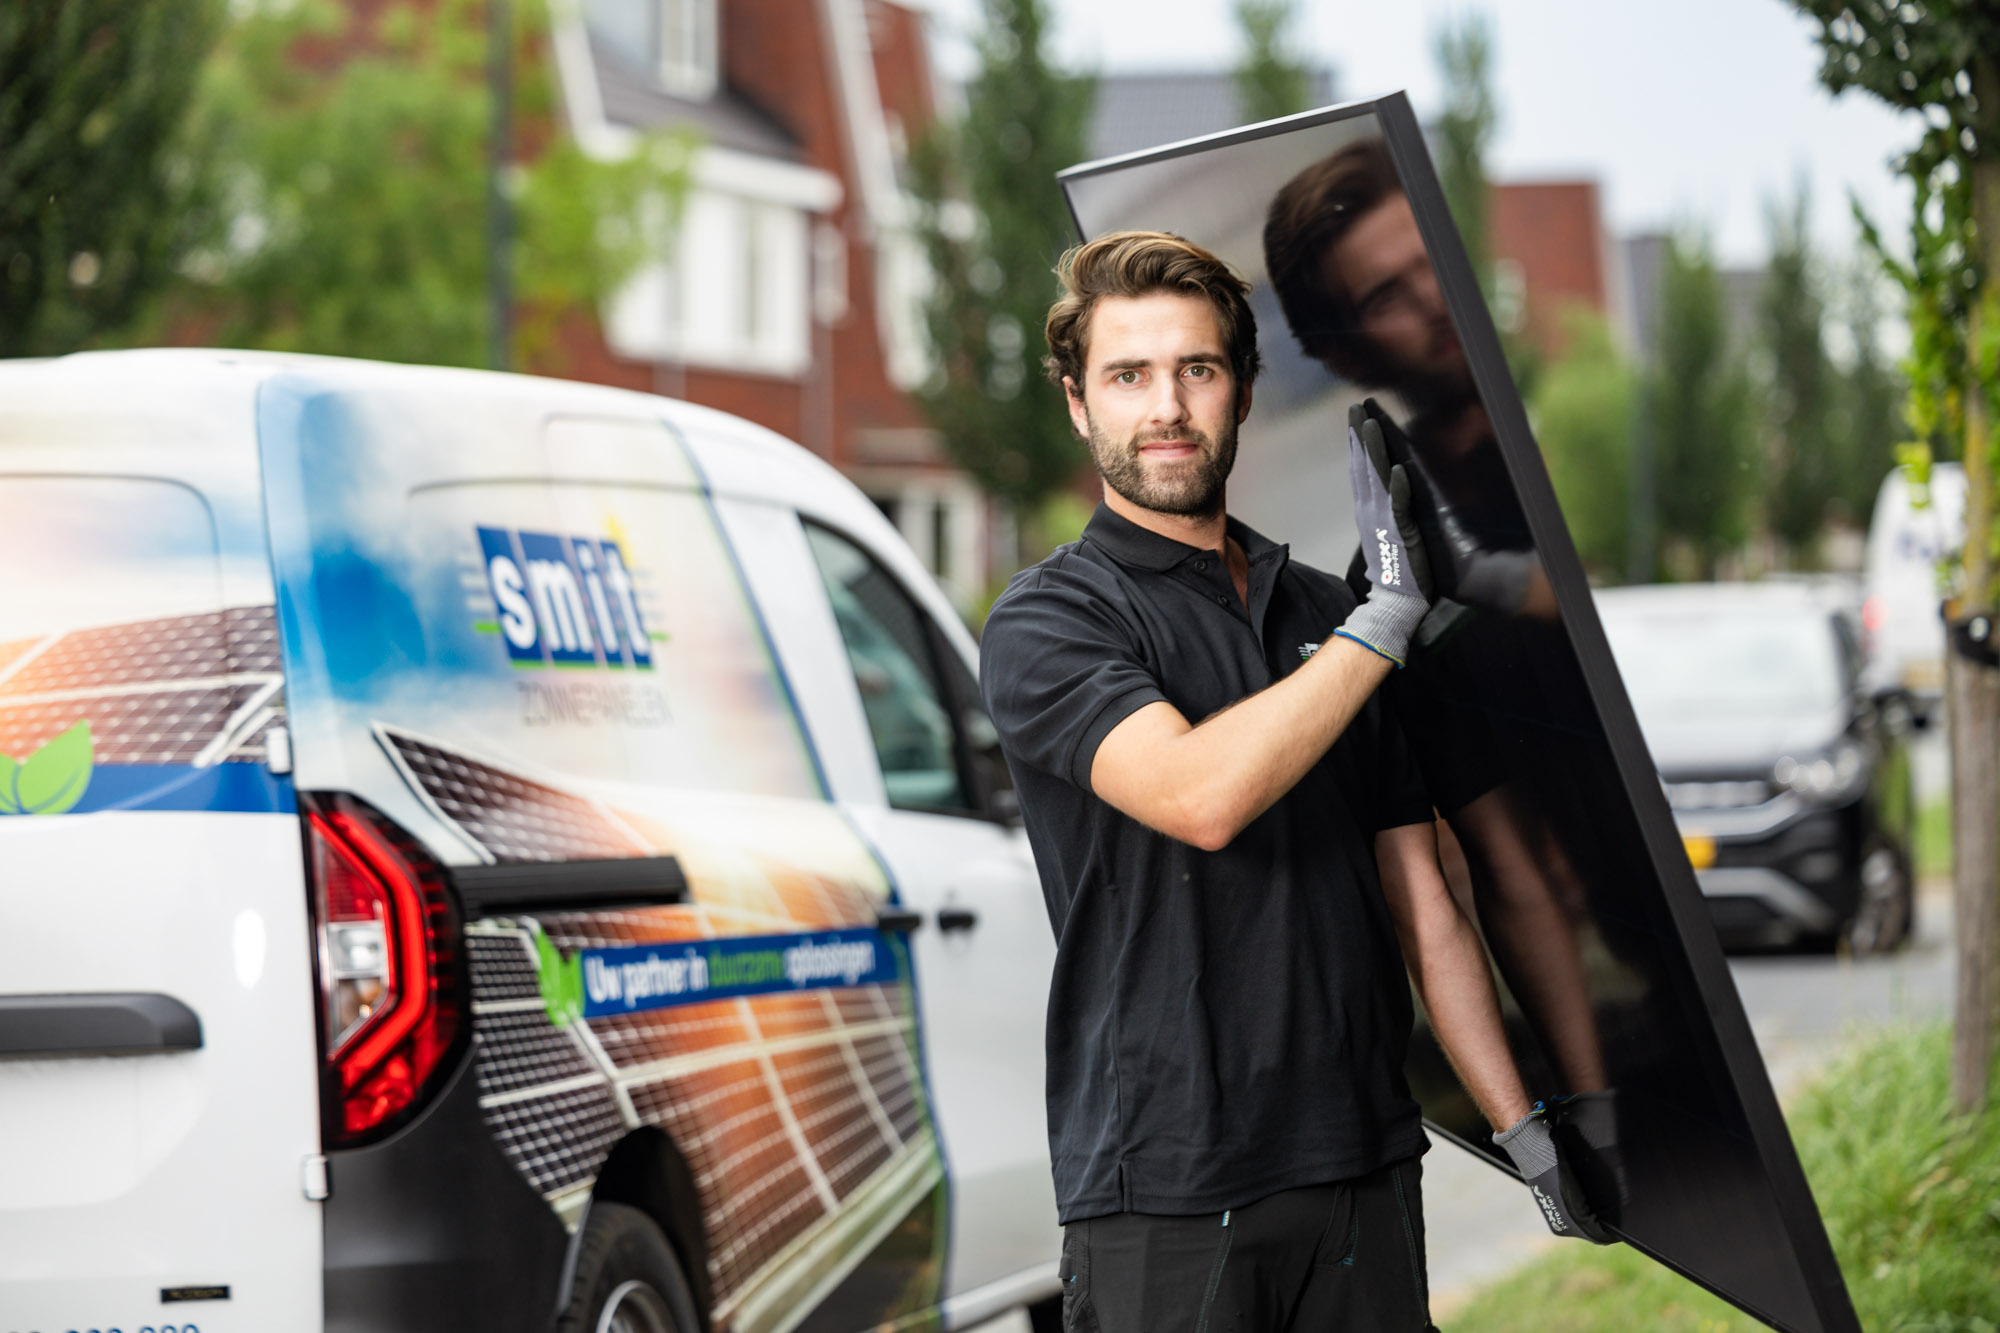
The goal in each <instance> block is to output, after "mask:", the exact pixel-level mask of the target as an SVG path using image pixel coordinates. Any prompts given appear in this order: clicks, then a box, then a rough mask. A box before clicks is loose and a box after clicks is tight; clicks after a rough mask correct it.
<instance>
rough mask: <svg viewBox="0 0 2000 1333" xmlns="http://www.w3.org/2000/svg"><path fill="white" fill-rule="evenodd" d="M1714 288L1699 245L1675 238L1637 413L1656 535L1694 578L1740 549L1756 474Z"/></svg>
mask: <svg viewBox="0 0 2000 1333" xmlns="http://www.w3.org/2000/svg"><path fill="white" fill-rule="evenodd" d="M1722 302H1723V295H1722V282H1721V280H1720V278H1719V277H1718V276H1717V274H1716V271H1715V261H1714V258H1713V257H1712V256H1711V255H1710V253H1709V249H1708V243H1707V241H1706V240H1705V239H1704V238H1702V237H1699V236H1694V235H1680V236H1676V237H1674V238H1673V240H1672V241H1671V242H1669V244H1668V246H1667V255H1666V263H1665V265H1664V267H1663V269H1662V271H1661V275H1660V314H1659V328H1658V330H1657V331H1656V335H1655V338H1654V346H1655V348H1656V349H1657V351H1656V354H1655V363H1654V366H1653V370H1652V373H1651V374H1650V375H1649V376H1648V378H1647V382H1646V386H1645V411H1646V415H1647V419H1648V422H1649V429H1650V431H1651V435H1652V439H1653V441H1654V460H1655V462H1654V466H1655V469H1656V473H1655V475H1657V476H1658V477H1659V478H1660V479H1661V483H1662V484H1661V485H1660V486H1659V487H1658V488H1657V490H1658V499H1657V501H1656V504H1657V513H1658V525H1659V533H1660V537H1661V539H1662V543H1663V545H1666V546H1668V547H1670V548H1671V547H1673V546H1678V547H1679V549H1680V550H1681V551H1683V552H1685V554H1686V555H1687V557H1688V563H1689V564H1690V565H1691V572H1692V573H1693V575H1694V576H1695V577H1696V578H1700V579H1712V578H1714V577H1715V571H1716V563H1717V561H1718V560H1719V559H1720V558H1721V557H1722V556H1723V555H1724V554H1725V553H1726V552H1729V551H1732V550H1734V549H1735V548H1736V547H1738V546H1740V545H1741V544H1742V542H1743V539H1744V536H1745V534H1746V530H1747V527H1748V523H1747V518H1748V509H1749V501H1750V498H1751V496H1752V494H1753V493H1754V490H1755V485H1756V480H1757V474H1756V469H1755V466H1754V464H1755V449H1754V441H1753V436H1752V430H1751V427H1752V424H1753V423H1752V420H1751V402H1750V385H1749V380H1748V378H1747V376H1746V375H1745V374H1744V371H1743V369H1742V359H1741V357H1740V356H1739V355H1738V349H1736V348H1734V347H1732V346H1730V338H1729V329H1728V324H1727V320H1726V317H1725V312H1724V310H1723V304H1722Z"/></svg>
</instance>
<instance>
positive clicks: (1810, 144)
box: [921, 0, 1921, 266]
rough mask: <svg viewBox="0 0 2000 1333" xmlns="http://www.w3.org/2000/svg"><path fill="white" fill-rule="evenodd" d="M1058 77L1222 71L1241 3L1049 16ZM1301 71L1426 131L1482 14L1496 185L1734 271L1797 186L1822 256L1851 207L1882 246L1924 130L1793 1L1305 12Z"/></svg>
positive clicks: (1846, 241) (975, 1)
mask: <svg viewBox="0 0 2000 1333" xmlns="http://www.w3.org/2000/svg"><path fill="white" fill-rule="evenodd" d="M1049 2H1050V3H1051V5H1052V7H1053V9H1054V12H1055V15H1056V28H1055V33H1054V47H1055V54H1056V56H1057V58H1058V59H1059V60H1060V61H1061V62H1062V63H1063V64H1065V65H1068V66H1070V67H1072V68H1078V69H1096V70H1101V71H1104V72H1107V73H1109V72H1118V71H1139V70H1150V71H1161V70H1174V69H1222V68H1227V67H1228V66H1229V65H1230V64H1231V63H1232V62H1233V61H1234V60H1235V58H1236V56H1237V54H1238V53H1239V51H1240V49H1241V47H1240V40H1239V38H1238V35H1237V27H1236V21H1235V18H1234V15H1233V9H1232V5H1231V2H1230V0H1049ZM921 3H922V4H923V5H924V7H925V8H927V9H928V10H929V11H930V13H931V15H932V30H933V43H934V46H935V51H936V57H937V60H938V65H939V68H940V71H941V72H942V73H943V74H944V75H946V76H947V77H951V78H955V79H956V78H963V77H964V76H965V75H966V74H967V73H969V72H970V70H971V69H972V66H973V56H972V51H971V46H970V41H969V35H970V34H971V33H972V32H973V31H975V30H976V28H977V25H978V23H979V14H980V0H921ZM1299 8H1300V12H1301V21H1300V22H1299V23H1298V24H1297V25H1296V27H1295V29H1294V34H1295V37H1296V38H1297V39H1298V46H1299V54H1300V55H1302V56H1304V57H1305V58H1307V59H1308V60H1311V61H1313V62H1316V63H1320V64H1330V65H1332V67H1333V69H1334V78H1335V88H1336V92H1337V94H1338V95H1339V96H1340V97H1341V98H1342V99H1343V100H1352V99H1356V98H1363V97H1371V96H1376V95H1379V94H1382V93H1387V92H1392V91H1395V90H1397V89H1402V90H1404V91H1407V92H1408V93H1409V95H1410V100H1411V102H1412V103H1413V104H1414V106H1415V107H1416V111H1417V114H1418V116H1419V117H1420V118H1422V119H1425V120H1428V119H1430V117H1431V116H1432V115H1433V114H1435V112H1436V111H1437V110H1438V108H1439V106H1440V105H1441V102H1442V95H1443V90H1442V82H1441V79H1440V76H1439V73H1438V68H1437V60H1436V56H1435V40H1434V38H1435V34H1436V33H1437V31H1438V30H1439V28H1440V27H1441V26H1443V25H1444V24H1445V23H1447V22H1449V21H1451V20H1453V19H1455V18H1459V17H1462V16H1463V15H1465V14H1466V13H1468V12H1470V11H1473V10H1475V9H1476V10H1478V11H1480V12H1483V13H1484V14H1485V16H1486V18H1487V21H1488V26H1489V30H1490V31H1491V33H1492V36H1493V42H1494V68H1493V92H1494V95H1495V100H1496V102H1497V103H1498V106H1499V111H1500V125H1499V127H1498V130H1497V133H1496V135H1495V139H1494V143H1493V147H1492V150H1491V153H1490V156H1489V162H1488V170H1489V172H1490V173H1491V174H1492V176H1493V177H1494V178H1495V179H1497V180H1504V181H1531V180H1558V179H1564V180H1567V179H1577V178H1583V177H1594V178H1596V179H1597V181H1598V182H1599V184H1600V186H1601V188H1602V191H1603V193H1602V199H1603V206H1604V209H1605V214H1606V225H1607V226H1608V227H1609V228H1610V229H1611V230H1612V232H1613V233H1614V234H1616V235H1620V236H1623V235H1630V234H1632V233H1635V232H1641V231H1660V230H1666V229H1669V228H1673V227H1679V226H1689V225H1692V226H1694V227H1697V228H1700V229H1703V230H1705V231H1706V232H1707V233H1708V235H1709V237H1710V239H1711V241H1712V242H1713V244H1714V246H1715V250H1716V253H1717V255H1718V257H1719V258H1720V260H1721V261H1722V262H1723V263H1724V264H1725V265H1730V266H1749V265H1755V264H1759V263H1761V262H1762V261H1763V259H1764V258H1765V256H1766V255H1767V254H1768V252H1769V248H1770V242H1769V235H1770V228H1769V224H1768V221H1767V213H1768V208H1769V206H1770V205H1771V204H1772V203H1773V202H1779V203H1784V202H1787V201H1789V200H1790V198H1791V197H1792V195H1793V193H1794V191H1795V190H1796V189H1797V186H1798V183H1799V182H1800V181H1801V180H1803V181H1805V182H1806V184H1807V185H1808V187H1809V189H1810V192H1811V195H1810V198H1811V211H1810V217H1811V225H1812V233H1813V239H1814V241H1815V244H1816V245H1817V246H1818V247H1819V248H1820V249H1821V250H1822V252H1823V253H1825V254H1826V255H1828V257H1829V258H1833V259H1838V260H1842V261H1845V260H1847V259H1848V257H1849V256H1851V255H1852V253H1853V252H1854V249H1855V247H1856V245H1857V232H1856V229H1855V225H1854V221H1853V217H1852V214H1851V211H1850V208H1849V203H1848V200H1849V196H1850V195H1855V196H1858V197H1859V198H1860V199H1861V201H1862V203H1863V206H1864V207H1865V208H1866V209H1867V210H1868V211H1869V213H1870V215H1871V216H1873V217H1874V218H1875V219H1876V221H1877V223H1878V225H1881V226H1882V227H1883V230H1884V232H1885V234H1887V235H1890V236H1895V235H1899V234H1901V233H1903V232H1904V231H1905V230H1906V225H1907V224H1906V218H1907V212H1908V209H1909V191H1908V189H1907V188H1906V187H1904V186H1903V185H1902V184H1901V183H1900V182H1899V181H1897V179H1896V178H1895V176H1894V175H1893V174H1892V172H1891V170H1890V167H1889V161H1890V159H1891V158H1892V157H1893V156H1894V155H1895V154H1896V153H1898V152H1900V151H1902V150H1904V149H1905V148H1907V147H1909V146H1911V145H1912V144H1914V143H1915V142H1916V140H1917V137H1918V135H1919V133H1920V132H1921V122H1920V121H1919V120H1918V119H1917V118H1916V117H1914V116H1911V115H1907V114H1900V113H1897V112H1894V111H1892V110H1890V109H1889V108H1888V107H1887V106H1886V105H1884V104H1883V103H1881V102H1880V101H1877V100H1876V99H1875V98H1873V97H1871V96H1869V95H1868V94H1865V93H1859V92H1850V93H1848V94H1846V95H1845V96H1843V97H1840V98H1838V99H1836V98H1834V97H1833V96H1831V95H1830V94H1829V93H1827V92H1826V91H1825V90H1824V89H1822V88H1821V87H1820V85H1819V82H1818V79H1817V73H1818V69H1819V53H1818V48H1817V45H1816V44H1815V41H1814V32H1815V29H1816V25H1814V24H1813V23H1811V22H1809V21H1808V20H1806V19H1805V18H1803V17H1802V16H1800V15H1798V14H1797V13H1796V12H1795V11H1794V10H1793V9H1792V8H1791V7H1790V5H1788V4H1786V3H1784V2H1783V0H1679V2H1678V3H1674V4H1657V3H1652V4H1638V3H1633V0H1490V3H1487V4H1483V5H1477V6H1473V5H1468V4H1466V3H1464V2H1463V0H1373V2H1372V3H1360V2H1359V0H1301V3H1300V6H1299Z"/></svg>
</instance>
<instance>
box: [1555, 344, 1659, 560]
mask: <svg viewBox="0 0 2000 1333" xmlns="http://www.w3.org/2000/svg"><path fill="white" fill-rule="evenodd" d="M1564 326H1565V330H1566V334H1567V337H1566V342H1565V346H1564V349H1563V352H1562V354H1561V355H1560V356H1559V357H1557V358H1555V359H1554V360H1552V361H1550V362H1549V363H1548V365H1547V366H1546V367H1545V368H1544V369H1543V370H1542V371H1541V373H1540V374H1539V375H1538V376H1537V379H1536V386H1535V395H1534V397H1533V399H1532V400H1531V403H1532V406H1533V410H1534V422H1535V439H1536V442H1537V443H1539V444H1540V445H1541V448H1542V458H1543V461H1545V462H1546V463H1547V464H1548V469H1549V479H1550V480H1551V481H1552V482H1553V483H1554V484H1555V488H1556V498H1557V499H1558V500H1560V501H1561V502H1562V510H1563V518H1564V519H1565V521H1566V522H1567V523H1568V525H1569V531H1570V536H1571V537H1572V538H1573V539H1574V540H1575V542H1576V550H1577V554H1578V555H1579V556H1581V557H1582V559H1583V563H1584V567H1585V568H1586V569H1588V570H1589V571H1590V572H1591V574H1592V575H1594V576H1595V577H1596V578H1598V579H1599V580H1607V579H1611V578H1614V577H1615V576H1616V575H1617V574H1618V573H1619V572H1621V571H1623V570H1624V568H1625V563H1626V559H1627V556H1628V555H1629V553H1630V542H1631V538H1630V529H1631V505H1630V503H1629V499H1628V497H1629V495H1630V488H1631V484H1632V411H1633V407H1634V402H1633V394H1634V393H1635V391H1636V385H1635V382H1634V375H1633V371H1632V368H1631V366H1630V365H1629V364H1628V363H1627V362H1626V360H1625V358H1624V356H1622V355H1621V354H1620V353H1619V350H1618V346H1617V344H1616V343H1615V342H1614V341H1613V339H1612V336H1611V328H1610V325H1609V324H1607V323H1606V322H1605V320H1604V319H1603V317H1602V316H1600V315H1598V314H1596V313H1595V312H1594V311H1591V310H1589V309H1587V308H1581V307H1580V308H1578V309H1576V310H1573V311H1570V312H1568V314H1567V317H1566V318H1565V320H1564Z"/></svg>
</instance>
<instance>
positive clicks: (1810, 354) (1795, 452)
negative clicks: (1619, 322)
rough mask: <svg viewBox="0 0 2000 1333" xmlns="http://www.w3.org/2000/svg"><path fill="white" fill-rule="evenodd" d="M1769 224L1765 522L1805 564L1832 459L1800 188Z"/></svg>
mask: <svg viewBox="0 0 2000 1333" xmlns="http://www.w3.org/2000/svg"><path fill="white" fill-rule="evenodd" d="M1770 224H1771V261H1770V264H1769V266H1768V267H1767V268H1766V269H1765V270H1764V281H1763V285H1762V288H1761V289H1760V290H1759V292H1758V293H1757V340H1758V342H1759V343H1760V344H1761V347H1760V350H1761V351H1762V353H1763V354H1764V358H1765V361H1764V364H1765V365H1766V367H1767V368H1768V374H1769V380H1768V382H1767V384H1766V385H1765V386H1764V387H1765V389H1766V394H1765V422H1766V424H1767V425H1768V427H1769V430H1770V438H1769V441H1768V446H1767V447H1768V452H1767V454H1766V457H1765V466H1766V468H1767V476H1768V478H1769V482H1768V486H1767V489H1766V492H1765V517H1766V519H1767V520H1768V521H1769V523H1770V525H1771V531H1772V533H1773V534H1774V535H1775V536H1776V537H1777V538H1778V540H1780V541H1782V542H1783V543H1784V544H1785V545H1786V547H1788V548H1789V549H1790V551H1791V553H1792V556H1793V558H1794V560H1795V561H1797V562H1798V563H1800V564H1802V565H1810V564H1811V563H1813V560H1814V555H1815V549H1816V547H1817V545H1818V542H1819V537H1820V533H1821V531H1822V530H1823V529H1824V528H1825V526H1826V520H1827V513H1828V507H1829V505H1830V504H1831V503H1832V501H1833V498H1834V495H1835V492H1836V489H1837V486H1838V476H1837V465H1838V459H1837V457H1836V452H1835V446H1834V441H1833V416H1834V402H1833V397H1834V371H1833V365H1832V362H1831V361H1829V360H1828V358H1827V354H1826V340H1825V323H1826V299H1825V296H1824V295H1823V293H1822V290H1821V277H1820V273H1819V270H1818V265H1817V262H1816V261H1815V259H1814V257H1813V252H1812V238H1811V236H1810V235H1809V234H1808V230H1807V196H1806V191H1805V189H1804V187H1803V186H1801V188H1800V189H1799V192H1798V195H1797V196H1796V197H1795V198H1794V199H1793V201H1792V205H1791V208H1790V209H1789V210H1785V209H1781V208H1779V207H1777V206H1775V205H1774V206H1772V208H1771V209H1770ZM1878 480H1879V478H1878Z"/></svg>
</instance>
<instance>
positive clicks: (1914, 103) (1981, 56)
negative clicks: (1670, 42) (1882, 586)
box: [1792, 0, 2000, 1112]
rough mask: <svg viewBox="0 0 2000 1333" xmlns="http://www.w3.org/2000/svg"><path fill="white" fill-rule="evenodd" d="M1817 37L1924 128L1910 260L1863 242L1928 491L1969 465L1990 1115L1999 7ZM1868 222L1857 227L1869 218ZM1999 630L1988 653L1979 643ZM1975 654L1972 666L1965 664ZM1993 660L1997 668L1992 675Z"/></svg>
mask: <svg viewBox="0 0 2000 1333" xmlns="http://www.w3.org/2000/svg"><path fill="white" fill-rule="evenodd" d="M1792 3H1793V6H1794V7H1795V8H1797V9H1799V10H1800V11H1802V12H1804V13H1806V14H1809V15H1811V16H1812V17H1813V18H1815V19H1817V20H1818V21H1819V25H1820V31H1819V42H1820V50H1821V53H1822V55H1823V56H1824V57H1825V61H1824V63H1823V64H1822V66H1821V68H1820V79H1821V81H1822V82H1823V83H1825V84H1826V86H1827V87H1829V88H1831V89H1832V90H1833V91H1834V92H1835V93H1841V92H1844V91H1846V90H1847V89H1849V88H1860V89H1863V90H1865V91H1867V92H1869V93H1872V94H1874V95H1875V96H1877V97H1879V98H1881V99H1882V100H1883V101H1885V102H1887V103H1889V105H1891V106H1894V107H1900V108H1903V109H1905V110H1909V111H1913V112H1916V113H1918V114H1920V115H1922V116H1923V117H1924V122H1925V128H1924V130H1923V133H1922V137H1921V138H1920V140H1919V141H1918V144H1917V146H1916V147H1915V148H1914V149H1912V150H1911V151H1910V152H1909V153H1908V154H1907V155H1905V156H1904V157H1903V158H1902V160H1901V161H1900V162H1899V163H1898V167H1899V170H1901V171H1902V173H1903V174H1904V175H1906V176H1908V177H1909V179H1910V181H1911V183H1912V185H1913V186H1914V187H1915V190H1914V195H1915V205H1916V207H1915V211H1914V213H1913V215H1912V217H1911V220H1910V254H1909V257H1908V258H1907V259H1903V258H1900V257H1897V256H1895V255H1893V254H1892V253H1891V252H1890V250H1889V248H1888V247H1886V246H1885V245H1883V244H1882V243H1881V239H1880V236H1879V234H1878V233H1877V232H1876V230H1875V228H1874V227H1873V226H1872V225H1871V224H1869V223H1868V221H1867V219H1866V218H1865V217H1864V218H1863V219H1862V222H1863V231H1864V234H1865V235H1866V236H1867V237H1868V238H1869V240H1870V242H1871V245H1872V248H1873V249H1874V251H1875V253H1876V254H1877V256H1878V257H1879V258H1880V259H1881V261H1882V263H1883V266H1884V268H1885V269H1886V270H1887V272H1888V273H1889V274H1890V275H1891V276H1892V277H1893V278H1894V279H1895V280H1896V281H1897V283H1898V284H1899V285H1900V286H1901V287H1902V289H1903V292H1904V297H1905V300H1906V303H1907V310H1908V314H1909V321H1910V344H1911V352H1910V357H1909V359H1908V360H1907V362H1906V363H1905V370H1906V372H1907V373H1908V376H1909V400H1908V405H1907V416H1908V419H1909V424H1910V427H1911V429H1912V431H1913V432H1914V433H1915V435H1916V439H1915V440H1914V441H1911V442H1910V445H1909V447H1908V448H1907V449H1906V451H1905V456H1906V457H1907V458H1908V459H1909V462H1910V466H1911V469H1912V471H1913V472H1915V473H1917V474H1918V479H1921V476H1922V474H1923V473H1924V471H1925V469H1926V468H1927V467H1928V466H1929V459H1930V456H1931V451H1932V449H1933V448H1934V447H1937V446H1940V445H1942V446H1944V447H1945V448H1946V449H1948V450H1949V449H1956V450H1958V451H1960V452H1961V453H1962V456H1963V459H1964V462H1965V479H1966V509H1965V521H1966V542H1965V550H1964V552H1963V554H1962V555H1961V557H1960V558H1959V560H1958V561H1957V562H1956V567H1955V568H1954V569H1952V570H1951V571H1950V573H1951V585H1952V596H1951V599H1950V600H1949V601H1948V602H1947V604H1946V616H1947V620H1948V621H1950V622H1951V623H1952V624H1953V626H1954V627H1955V628H1954V630H1953V632H1952V634H1951V636H1950V637H1951V639H1952V641H1953V643H1954V644H1956V645H1959V647H1955V648H1954V649H1953V650H1952V651H1950V652H1948V653H1947V656H1946V691H1947V697H1948V700H1949V708H1950V726H1951V742H1952V747H1951V748H1952V802H1953V819H1952V853H1953V857H1952V859H1953V878H1954V881H1955V883H1954V896H1955V899H1956V916H1957V947H1958V982H1957V995H1956V998H1955V1006H1954V1007H1955V1013H1954V1016H1953V1049H1952V1099H1953V1101H1954V1103H1955V1104H1956V1105H1957V1107H1958V1109H1959V1110H1961V1111H1964V1112H1971V1111H1974V1110H1977V1109H1979V1108H1981V1107H1983V1106H1984V1105H1985V1102H1986V1090H1987V1084H1988V1080H1989V1077H1990V1073H1991V1069H1992V1059H1993V1045H1994V1034H1995V1027H1996V1021H2000V1020H1996V1013H1995V1010H1996V1006H1997V1005H2000V667H1996V666H1995V665H1993V663H1992V661H1991V657H1992V644H1993V637H1992V634H1991V631H1990V626H1991V625H1992V623H1993V620H1992V617H1993V614H1994V611H1995V609H1996V604H2000V507H1996V504H1995V495H1994V483H1995V474H1996V472H2000V7H1996V6H1995V5H1994V4H1993V3H1992V0H1923V2H1922V3H1896V4H1892V3H1888V0H1792ZM1859 211H1860V210H1859V209H1858V208H1857V210H1856V212H1857V214H1858V213H1859ZM1979 625H1985V626H1988V627H1989V629H1988V633H1987V635H1986V637H1985V648H1984V652H1983V653H1981V652H1979V651H1978V650H1977V647H1976V644H1977V641H1976V640H1975V639H1973V637H1972V634H1973V631H1974V629H1975V628H1976V627H1977V626H1979ZM1968 646H1970V647H1971V650H1969V651H1968V650H1965V649H1966V648H1967V647H1968ZM1982 658H1984V659H1985V660H1982Z"/></svg>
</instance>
